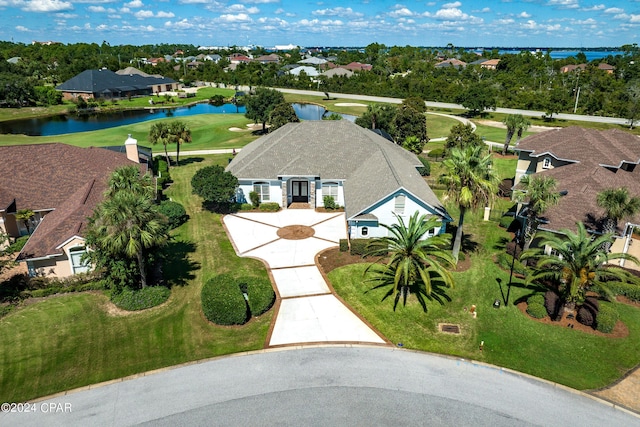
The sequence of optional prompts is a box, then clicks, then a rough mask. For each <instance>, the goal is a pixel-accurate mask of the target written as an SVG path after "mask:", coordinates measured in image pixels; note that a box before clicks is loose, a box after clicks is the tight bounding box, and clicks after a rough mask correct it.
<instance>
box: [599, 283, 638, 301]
mask: <svg viewBox="0 0 640 427" xmlns="http://www.w3.org/2000/svg"><path fill="white" fill-rule="evenodd" d="M607 285H608V286H609V289H610V290H611V292H613V293H614V294H616V295H624V296H625V297H627V298H629V299H630V300H633V301H640V286H638V285H634V284H631V283H622V282H609V283H607Z"/></svg>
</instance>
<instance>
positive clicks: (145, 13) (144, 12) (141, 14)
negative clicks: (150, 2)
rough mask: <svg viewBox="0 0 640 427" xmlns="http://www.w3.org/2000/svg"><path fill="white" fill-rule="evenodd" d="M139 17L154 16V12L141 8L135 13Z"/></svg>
mask: <svg viewBox="0 0 640 427" xmlns="http://www.w3.org/2000/svg"><path fill="white" fill-rule="evenodd" d="M133 16H135V17H136V18H138V19H145V18H153V12H152V11H150V10H139V11H137V12H136V13H134V14H133Z"/></svg>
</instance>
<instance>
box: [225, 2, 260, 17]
mask: <svg viewBox="0 0 640 427" xmlns="http://www.w3.org/2000/svg"><path fill="white" fill-rule="evenodd" d="M224 11H225V12H226V13H247V14H249V15H255V14H256V13H260V9H258V8H257V7H255V6H252V7H246V6H245V5H243V4H232V5H231V6H229V7H227V8H225V10H224Z"/></svg>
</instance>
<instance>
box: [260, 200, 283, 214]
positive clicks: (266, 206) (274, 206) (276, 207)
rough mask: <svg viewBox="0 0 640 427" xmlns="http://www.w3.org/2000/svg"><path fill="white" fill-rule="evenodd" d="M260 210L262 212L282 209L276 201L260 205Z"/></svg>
mask: <svg viewBox="0 0 640 427" xmlns="http://www.w3.org/2000/svg"><path fill="white" fill-rule="evenodd" d="M260 210H261V211H262V212H278V211H279V210H280V205H279V204H277V203H276V202H269V203H262V204H261V205H260Z"/></svg>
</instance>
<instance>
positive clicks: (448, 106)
mask: <svg viewBox="0 0 640 427" xmlns="http://www.w3.org/2000/svg"><path fill="white" fill-rule="evenodd" d="M245 90H248V88H245ZM277 90H279V91H280V92H284V93H296V94H300V95H312V96H324V92H316V91H312V90H297V89H277ZM329 95H331V97H332V98H347V99H355V100H360V101H371V102H388V103H393V104H400V103H401V102H402V98H387V97H381V96H369V95H354V94H349V93H334V92H330V93H329ZM427 106H428V107H431V108H445V109H463V110H464V109H465V108H464V107H463V106H462V105H459V104H450V103H446V102H432V101H427ZM495 111H496V112H498V113H504V114H522V115H523V116H529V117H540V116H542V115H544V114H545V113H544V111H532V110H519V109H514V108H496V110H495ZM553 117H555V118H557V119H564V120H576V121H582V122H597V123H612V124H622V125H626V124H628V123H629V121H628V120H627V119H623V118H619V117H599V116H585V115H580V114H563V113H561V114H554V115H553Z"/></svg>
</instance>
